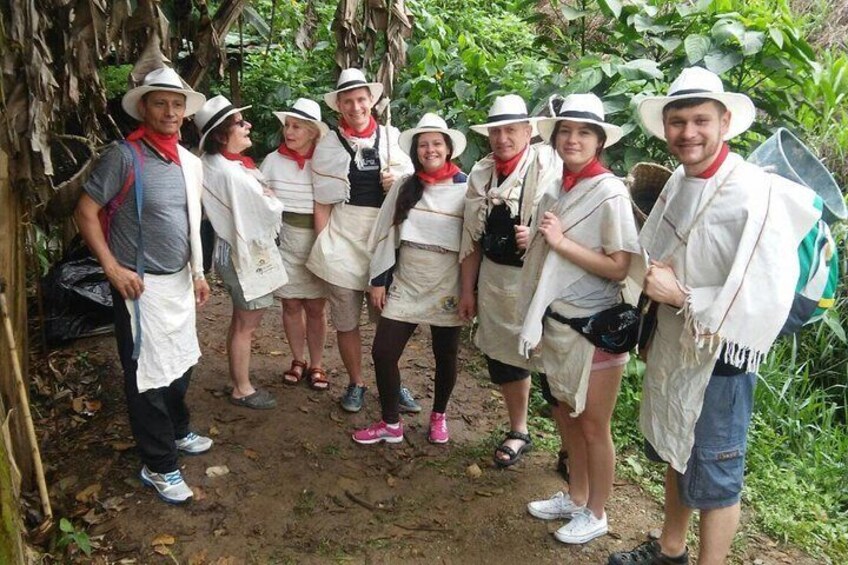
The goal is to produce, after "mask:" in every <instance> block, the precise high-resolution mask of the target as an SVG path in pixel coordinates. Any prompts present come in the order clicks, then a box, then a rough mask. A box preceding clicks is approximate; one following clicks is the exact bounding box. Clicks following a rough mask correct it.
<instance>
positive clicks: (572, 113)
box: [557, 110, 604, 122]
mask: <svg viewBox="0 0 848 565" xmlns="http://www.w3.org/2000/svg"><path fill="white" fill-rule="evenodd" d="M557 118H577V119H580V120H592V121H594V122H603V121H604V119H603V118H602V117H601V116H599V115H597V114H596V113H594V112H581V111H579V110H566V111H565V112H562V113H561V114H559V115H557Z"/></svg>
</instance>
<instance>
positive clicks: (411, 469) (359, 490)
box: [38, 288, 815, 565]
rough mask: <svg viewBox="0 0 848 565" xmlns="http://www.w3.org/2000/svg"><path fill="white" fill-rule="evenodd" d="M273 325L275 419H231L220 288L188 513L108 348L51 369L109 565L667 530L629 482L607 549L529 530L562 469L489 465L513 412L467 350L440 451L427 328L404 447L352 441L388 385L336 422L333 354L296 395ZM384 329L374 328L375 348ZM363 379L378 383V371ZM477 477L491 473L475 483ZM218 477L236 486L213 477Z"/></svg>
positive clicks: (272, 317) (63, 473) (457, 558)
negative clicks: (149, 473)
mask: <svg viewBox="0 0 848 565" xmlns="http://www.w3.org/2000/svg"><path fill="white" fill-rule="evenodd" d="M279 316H280V311H279V307H275V308H274V309H273V311H271V312H269V313H268V315H266V318H265V320H264V321H263V324H262V328H261V329H260V332H259V338H258V340H257V342H256V344H255V347H254V352H255V356H254V361H253V374H254V379H255V381H256V382H258V384H260V385H262V386H265V387H268V388H269V389H270V390H271V391H272V392H273V393H274V395H275V396H276V397H277V399H278V402H279V407H278V408H277V409H276V410H273V411H268V412H254V411H251V410H247V409H242V408H237V407H234V406H231V405H230V404H229V403H228V402H227V401H226V397H225V396H223V395H222V392H221V390H222V387H223V386H224V385H225V384H226V382H227V368H226V367H227V366H226V355H225V352H224V338H225V335H226V327H227V324H228V321H229V299H228V298H227V297H226V296H225V295H224V294H223V293H222V291H221V290H220V289H219V288H215V289H214V295H213V298H212V299H211V301H210V304H209V305H208V306H207V307H206V308H205V309H204V310H203V311H202V312H201V314H200V315H199V319H198V323H199V327H200V331H201V347H202V350H203V352H204V355H203V358H202V360H201V362H200V364H199V366H198V367H197V369H196V371H195V374H194V375H195V376H194V377H193V383H192V387H191V390H190V392H189V405H190V407H191V408H192V421H193V426H194V428H195V429H196V430H197V431H198V432H200V433H203V434H209V435H211V436H213V437H214V439H215V446H214V447H213V449H212V450H211V451H210V452H209V453H207V454H204V455H200V456H196V457H183V458H182V460H181V465H183V466H184V467H183V473H184V476H185V477H186V479H187V482H188V483H189V485H191V486H192V487H193V488H194V489H195V500H194V502H192V503H191V504H190V505H188V506H186V507H172V506H169V505H167V504H164V503H162V502H160V501H159V500H158V499H157V498H156V497H155V496H154V495H153V494H152V491H151V490H150V489H145V488H143V487H142V485H141V483H140V481H139V480H138V479H137V474H138V469H139V466H140V463H139V460H138V456H137V455H136V454H135V452H134V449H132V447H131V446H132V437H131V435H130V432H129V428H128V423H127V420H126V413H125V408H124V405H123V393H122V390H121V385H120V383H121V377H120V373H119V366H118V363H117V359H116V356H115V353H114V346H113V338H112V337H111V336H106V337H102V338H91V339H87V340H81V341H79V342H77V343H75V344H74V345H73V347H70V348H67V349H65V350H62V351H59V352H56V353H54V354H52V355H51V364H52V366H53V368H52V370H51V369H49V368H48V367H46V364H45V363H41V365H42V366H43V371H44V372H43V373H42V378H41V379H40V381H39V383H38V384H39V388H40V389H41V392H42V393H43V394H46V393H49V396H50V400H45V399H44V396H42V398H41V401H40V402H39V404H40V407H39V410H40V413H41V414H42V419H41V420H40V422H39V428H40V429H42V430H45V434H46V435H45V441H44V445H45V449H44V452H43V454H44V457H45V460H46V461H47V462H48V469H49V482H50V484H51V485H52V491H53V500H54V504H55V505H56V507H57V509H56V513H57V514H58V515H62V516H73V517H75V522H76V523H77V524H82V525H84V524H88V527H87V530H88V532H89V535H91V536H92V537H93V540H94V541H95V543H96V544H97V545H98V546H99V548H98V549H96V550H95V553H94V556H93V558H94V559H95V560H96V561H97V562H103V563H106V562H109V563H112V562H122V563H174V562H178V563H192V564H195V565H198V564H201V563H210V564H211V563H323V562H337V561H344V562H353V563H396V562H400V561H404V562H421V563H425V562H426V563H430V562H445V563H563V562H564V563H606V556H607V554H608V553H609V552H610V551H615V550H620V549H626V548H629V547H631V546H633V545H635V544H637V543H639V542H640V541H642V540H643V539H644V538H645V535H646V532H647V531H648V530H650V529H651V528H655V527H657V526H658V525H659V524H660V520H661V509H660V506H659V504H657V503H656V502H655V501H654V500H652V499H651V498H649V497H648V496H647V495H646V494H645V493H643V492H642V491H641V490H640V489H639V488H638V487H636V486H634V485H632V484H629V483H626V482H621V483H618V484H617V486H616V489H615V492H614V494H613V498H612V500H611V502H610V504H609V507H608V508H609V519H610V529H611V534H610V535H608V536H605V537H603V538H600V539H598V540H595V541H593V542H591V543H589V544H587V545H585V546H576V547H567V546H564V545H562V544H559V543H558V542H556V541H555V540H554V539H553V537H552V536H551V535H550V533H551V532H553V530H554V529H556V527H558V525H559V524H555V523H550V524H548V523H544V522H541V521H537V520H534V519H532V518H530V517H529V516H528V515H527V514H526V511H525V509H524V506H525V504H526V502H527V501H528V500H532V499H534V498H537V497H540V496H543V495H549V494H551V493H553V492H555V491H557V490H559V489H560V488H561V484H560V481H559V480H558V476H557V475H556V473H555V472H554V470H553V465H554V456H553V455H552V454H550V453H545V452H541V451H536V452H533V453H531V454H529V456H527V457H526V458H525V460H524V461H523V462H522V463H521V464H519V465H517V466H516V467H514V468H512V469H509V470H499V469H496V468H495V467H494V466H493V465H492V464H491V449H492V447H491V445H490V444H489V442H490V441H491V439H490V438H491V437H492V431H493V430H495V429H496V428H497V427H498V426H499V425H500V424H501V422H502V420H503V419H504V417H505V416H504V415H505V409H504V408H503V406H502V401H501V399H500V398H499V395H498V394H497V392H496V391H495V390H494V389H493V388H492V387H491V386H490V385H489V383H488V380H487V379H486V377H485V374H484V369H483V364H482V362H481V359H480V358H479V356H478V354H477V353H476V351H474V349H473V348H472V347H469V346H468V345H467V344H466V345H465V346H463V348H462V350H461V353H460V357H461V367H462V373H461V375H460V377H459V380H458V383H457V387H456V389H455V392H454V395H453V398H452V399H451V404H450V406H449V411H448V416H449V425H450V431H451V439H452V441H451V443H450V444H449V445H448V446H432V445H430V444H429V443H428V442H427V440H426V433H427V417H428V416H427V415H428V413H429V404H430V402H431V401H432V394H433V385H432V381H431V378H430V375H431V372H432V369H431V365H432V361H431V355H430V346H429V332H428V331H425V332H422V331H420V330H419V331H418V332H416V335H415V337H414V338H413V340H412V341H411V342H410V345H409V347H408V349H407V352H406V355H405V356H404V358H403V360H402V373H403V378H404V382H405V384H407V385H409V386H410V388H412V390H413V391H415V393H416V396H417V397H418V398H419V400H420V401H422V404H423V405H424V407H425V410H424V412H422V413H421V414H420V415H417V416H412V417H407V418H406V419H405V422H406V427H407V430H408V431H407V441H406V442H404V443H403V444H400V445H397V446H387V445H379V446H374V447H368V448H366V447H361V446H357V445H355V444H353V442H352V441H351V440H350V436H349V433H350V430H351V429H353V428H354V427H357V426H361V425H364V424H366V423H369V422H370V421H372V420H374V419H376V418H378V414H379V404H378V401H377V396H376V387H374V386H372V387H371V389H370V390H369V391H368V394H367V400H366V407H365V409H364V410H363V411H362V412H361V413H360V414H357V415H349V414H346V413H344V412H343V411H342V410H341V409H340V408H338V405H337V402H336V399H337V396H338V395H339V394H340V393H341V390H342V388H343V381H344V379H343V374H344V373H343V369H342V368H341V367H342V366H341V362H340V360H339V357H338V353H337V351H336V349H335V341H334V339H331V340H330V341H329V343H328V344H327V350H326V353H327V367H328V368H329V369H331V370H332V371H331V380H332V386H331V389H330V392H329V393H319V392H313V391H310V390H309V389H308V388H307V387H305V386H299V387H296V388H293V387H287V386H284V385H283V384H282V383H281V379H280V375H281V373H282V371H283V370H284V367H287V366H288V363H289V357H288V350H287V346H286V345H285V343H284V342H283V340H282V338H281V335H282V330H281V323H280V318H279ZM372 329H373V328H372V327H371V326H365V327H364V335H365V339H366V343H370V340H371V337H372V335H373V331H372ZM366 379H367V380H368V381H370V382H371V383H372V384H373V372H372V370H371V368H370V363H368V364H366ZM74 399H76V400H74ZM84 399H87V400H88V403H86V402H85V400H84ZM471 465H477V466H478V467H479V469H480V471H481V473H480V476H478V477H476V478H472V477H471V476H469V474H468V472H467V468H468V467H469V466H471ZM213 466H226V467H227V468H228V469H229V473H228V474H226V475H224V476H220V477H216V478H209V477H207V475H206V470H207V468H209V467H213ZM154 542H159V543H154ZM739 545H740V547H739V550H738V551H737V557H736V560H737V561H738V562H744V563H758V564H760V563H761V564H769V563H795V564H799V565H800V564H808V563H810V564H812V563H815V561H814V560H812V559H810V558H807V557H805V556H804V555H802V554H801V553H800V552H798V551H797V550H794V549H791V548H785V547H780V546H778V544H776V543H775V542H772V541H771V540H768V539H767V538H764V537H761V536H758V535H755V534H748V535H746V536H745V539H744V541H743V543H741V544H739ZM82 560H83V561H85V562H88V561H90V560H88V559H85V558H83V559H82Z"/></svg>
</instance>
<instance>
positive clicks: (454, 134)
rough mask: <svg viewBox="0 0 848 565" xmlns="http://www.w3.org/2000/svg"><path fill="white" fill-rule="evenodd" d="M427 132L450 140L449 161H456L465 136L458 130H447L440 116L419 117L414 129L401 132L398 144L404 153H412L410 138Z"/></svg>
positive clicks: (463, 145)
mask: <svg viewBox="0 0 848 565" xmlns="http://www.w3.org/2000/svg"><path fill="white" fill-rule="evenodd" d="M427 132H438V133H443V134H445V135H446V136H448V137H449V138H450V140H451V144H452V145H453V151H452V152H451V159H456V158H457V157H459V156H460V155H461V154H462V152H463V151H465V135H464V134H463V133H462V132H461V131H459V130H456V129H450V128H448V124H447V122H445V120H443V119H442V118H441V116H438V115H437V114H433V113H432V112H427V113H426V114H424V115H423V116H421V119H420V120H418V123H417V124H416V125H415V127H414V128H412V129H408V130H406V131H404V132H401V134H400V137H399V138H398V144H399V145H400V148H401V149H403V150H404V151H405V152H406V153H410V152H411V151H412V138H413V137H415V136H416V135H417V134H419V133H427Z"/></svg>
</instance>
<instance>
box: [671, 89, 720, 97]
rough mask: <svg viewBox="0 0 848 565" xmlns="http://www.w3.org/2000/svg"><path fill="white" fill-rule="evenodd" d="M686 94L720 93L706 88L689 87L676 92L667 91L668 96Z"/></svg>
mask: <svg viewBox="0 0 848 565" xmlns="http://www.w3.org/2000/svg"><path fill="white" fill-rule="evenodd" d="M687 94H720V93H718V92H713V91H712V90H707V89H705V88H689V89H687V90H678V91H677V92H669V94H668V95H669V96H686V95H687Z"/></svg>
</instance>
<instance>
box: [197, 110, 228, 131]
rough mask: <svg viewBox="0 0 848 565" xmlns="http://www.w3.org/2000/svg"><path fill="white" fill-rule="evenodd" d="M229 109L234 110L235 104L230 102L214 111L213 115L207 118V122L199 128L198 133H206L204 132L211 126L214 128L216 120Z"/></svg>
mask: <svg viewBox="0 0 848 565" xmlns="http://www.w3.org/2000/svg"><path fill="white" fill-rule="evenodd" d="M230 110H235V106H233V105H232V104H229V105H227V106H224V107H223V108H221V109H220V110H218V111H217V112H215V115H214V116H212V117H211V118H209V121H208V122H206V125H204V126H203V127H202V128H201V130H200V133H202V134H203V135H206V133H207V132H208V131H209V130H210V129H212V128H214V127H215V126H217V125H218V120H220V119H222V118H223V117H224V115H225V114H226V113H227V112H229V111H230Z"/></svg>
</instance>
